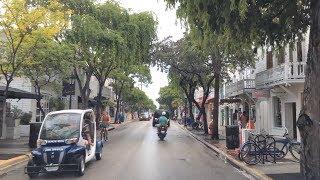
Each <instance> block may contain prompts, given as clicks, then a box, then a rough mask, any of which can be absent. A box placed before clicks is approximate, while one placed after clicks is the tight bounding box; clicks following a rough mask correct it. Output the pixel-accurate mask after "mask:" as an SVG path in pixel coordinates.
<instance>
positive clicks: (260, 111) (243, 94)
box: [219, 35, 309, 141]
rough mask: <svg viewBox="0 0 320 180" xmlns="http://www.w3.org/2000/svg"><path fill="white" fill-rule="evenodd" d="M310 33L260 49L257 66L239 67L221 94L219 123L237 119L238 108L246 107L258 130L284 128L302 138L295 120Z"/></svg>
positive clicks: (279, 133)
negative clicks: (275, 46)
mask: <svg viewBox="0 0 320 180" xmlns="http://www.w3.org/2000/svg"><path fill="white" fill-rule="evenodd" d="M308 39H309V38H308V36H307V35H305V36H304V38H303V39H301V40H298V41H297V42H296V43H295V44H292V45H286V46H285V47H282V48H277V49H276V50H274V49H273V48H272V47H263V48H260V49H258V52H257V58H258V61H257V62H256V65H255V68H252V69H250V68H248V69H245V70H240V71H236V73H234V74H232V75H231V80H232V81H230V82H227V83H225V84H224V85H223V86H224V90H223V92H222V94H223V95H222V98H221V97H220V104H221V105H220V116H219V120H220V125H228V124H232V123H234V121H233V120H232V119H234V118H233V116H232V114H233V113H234V112H235V110H238V111H246V112H248V113H249V119H251V120H253V121H254V122H255V129H256V131H257V132H262V131H264V132H267V133H269V134H271V135H276V136H282V135H283V134H284V132H285V128H286V129H288V132H289V136H290V137H291V138H294V139H297V140H298V141H300V135H299V130H298V128H297V125H296V122H297V119H298V116H299V112H300V110H301V107H302V98H303V90H304V82H305V64H306V60H307V51H308Z"/></svg>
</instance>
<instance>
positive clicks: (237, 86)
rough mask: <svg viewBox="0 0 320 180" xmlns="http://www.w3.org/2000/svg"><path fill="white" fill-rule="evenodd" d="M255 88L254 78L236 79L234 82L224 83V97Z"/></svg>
mask: <svg viewBox="0 0 320 180" xmlns="http://www.w3.org/2000/svg"><path fill="white" fill-rule="evenodd" d="M254 88H255V80H254V79H243V80H240V81H237V82H235V83H228V84H226V89H225V92H226V95H225V97H226V98H229V97H233V96H237V95H240V94H242V93H244V92H249V91H251V90H252V89H254Z"/></svg>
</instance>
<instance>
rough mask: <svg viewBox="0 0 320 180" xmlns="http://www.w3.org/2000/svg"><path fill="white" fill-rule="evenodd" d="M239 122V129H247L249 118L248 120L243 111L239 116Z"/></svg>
mask: <svg viewBox="0 0 320 180" xmlns="http://www.w3.org/2000/svg"><path fill="white" fill-rule="evenodd" d="M240 121H241V127H242V128H243V129H244V128H246V127H247V123H248V121H249V118H248V114H247V112H246V111H243V112H242V114H241V116H240Z"/></svg>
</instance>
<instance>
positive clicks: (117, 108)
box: [114, 84, 123, 123]
mask: <svg viewBox="0 0 320 180" xmlns="http://www.w3.org/2000/svg"><path fill="white" fill-rule="evenodd" d="M122 89H123V84H121V87H120V88H119V91H118V93H117V104H116V114H115V117H114V123H117V122H118V121H119V119H118V116H119V113H120V101H121V96H122Z"/></svg>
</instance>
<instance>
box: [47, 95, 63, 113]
mask: <svg viewBox="0 0 320 180" xmlns="http://www.w3.org/2000/svg"><path fill="white" fill-rule="evenodd" d="M49 105H50V107H49V109H50V111H59V110H63V109H64V108H65V103H64V102H63V100H62V99H60V98H55V97H51V98H50V99H49Z"/></svg>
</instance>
